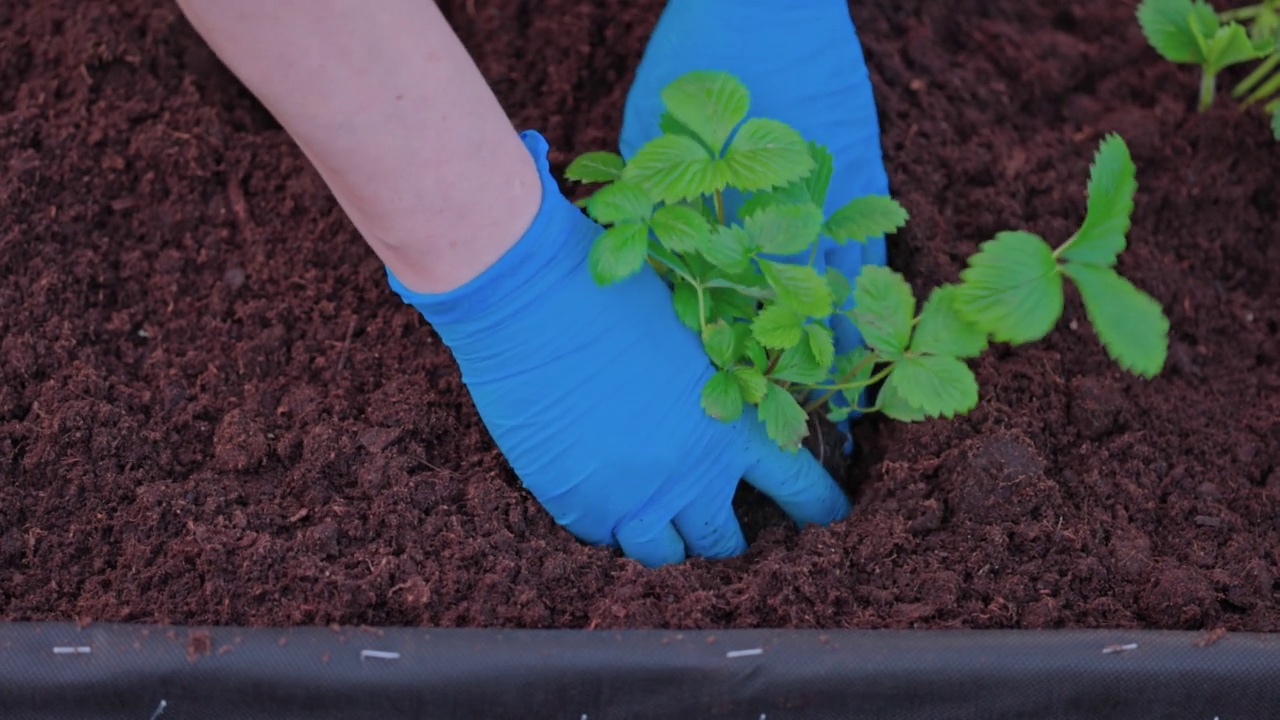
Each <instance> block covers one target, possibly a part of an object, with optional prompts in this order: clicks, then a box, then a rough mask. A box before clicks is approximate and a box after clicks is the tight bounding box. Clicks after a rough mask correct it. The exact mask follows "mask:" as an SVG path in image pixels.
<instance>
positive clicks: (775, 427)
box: [760, 383, 809, 450]
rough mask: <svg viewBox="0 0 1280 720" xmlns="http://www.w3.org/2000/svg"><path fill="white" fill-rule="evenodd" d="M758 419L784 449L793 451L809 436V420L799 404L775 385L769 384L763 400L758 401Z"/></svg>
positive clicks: (789, 394)
mask: <svg viewBox="0 0 1280 720" xmlns="http://www.w3.org/2000/svg"><path fill="white" fill-rule="evenodd" d="M760 419H761V420H763V421H764V428H765V431H766V432H767V433H768V434H769V437H771V438H773V441H774V442H776V443H778V444H779V445H781V446H782V447H783V448H784V449H787V450H795V449H798V448H799V447H800V441H801V440H803V439H804V436H805V435H808V434H809V427H808V422H809V418H808V416H807V415H806V414H805V411H804V408H802V407H800V403H798V402H796V399H795V398H793V397H791V393H789V392H787V391H786V390H783V389H782V388H781V387H779V386H778V385H777V384H775V383H769V387H768V389H767V390H766V392H765V395H764V400H762V401H760Z"/></svg>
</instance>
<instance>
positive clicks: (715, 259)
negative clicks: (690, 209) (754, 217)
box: [698, 225, 752, 273]
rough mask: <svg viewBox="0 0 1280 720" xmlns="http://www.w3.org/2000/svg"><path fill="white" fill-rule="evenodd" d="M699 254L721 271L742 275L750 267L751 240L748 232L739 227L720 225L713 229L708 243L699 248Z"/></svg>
mask: <svg viewBox="0 0 1280 720" xmlns="http://www.w3.org/2000/svg"><path fill="white" fill-rule="evenodd" d="M698 252H699V254H701V255H702V256H703V257H704V258H706V259H707V260H708V261H710V262H711V264H712V265H714V266H716V267H718V268H720V269H721V270H724V271H725V272H727V273H740V272H743V271H744V270H746V269H748V268H749V267H750V262H751V253H752V249H751V239H750V238H749V237H747V231H746V230H743V229H742V228H741V227H739V226H737V225H728V226H726V225H720V226H718V227H715V228H713V229H712V232H711V236H710V238H709V239H708V241H707V243H706V244H705V245H703V246H702V247H700V248H698Z"/></svg>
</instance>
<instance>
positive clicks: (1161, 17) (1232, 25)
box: [1137, 0, 1280, 140]
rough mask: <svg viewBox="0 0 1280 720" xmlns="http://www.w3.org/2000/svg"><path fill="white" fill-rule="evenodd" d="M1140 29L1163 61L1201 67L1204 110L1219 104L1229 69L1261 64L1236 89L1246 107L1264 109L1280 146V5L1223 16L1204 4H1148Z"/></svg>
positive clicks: (1163, 0)
mask: <svg viewBox="0 0 1280 720" xmlns="http://www.w3.org/2000/svg"><path fill="white" fill-rule="evenodd" d="M1137 14H1138V24H1139V25H1140V26H1141V27H1142V32H1143V34H1145V35H1146V37H1147V41H1148V42H1150V43H1151V46H1152V47H1153V48H1155V50H1156V52H1157V53H1159V54H1160V56H1161V57H1163V58H1165V59H1166V60H1169V61H1171V62H1175V63H1182V64H1189V65H1199V66H1200V68H1201V74H1200V96H1199V103H1198V107H1199V109H1200V110H1201V111H1204V110H1208V109H1209V108H1210V107H1211V106H1212V105H1213V101H1214V95H1215V93H1216V88H1217V78H1218V75H1219V74H1220V73H1221V72H1222V71H1223V70H1225V69H1226V68H1228V67H1231V66H1233V65H1239V64H1242V63H1248V62H1253V61H1261V62H1260V63H1259V65H1258V66H1257V67H1256V68H1255V69H1254V70H1253V71H1252V72H1250V73H1249V75H1248V76H1246V77H1245V78H1244V79H1242V80H1241V81H1240V82H1238V83H1237V84H1236V85H1235V87H1233V88H1232V91H1231V97H1232V98H1234V99H1236V100H1239V101H1241V107H1242V108H1245V107H1249V106H1251V105H1254V104H1257V103H1263V104H1264V107H1265V109H1266V110H1267V111H1268V112H1270V113H1271V116H1272V117H1271V124H1272V130H1273V132H1274V133H1275V134H1276V139H1277V140H1280V98H1275V97H1274V96H1275V95H1276V94H1277V93H1280V0H1264V1H1263V2H1261V3H1259V4H1257V5H1250V6H1247V7H1242V8H1235V9H1232V10H1226V11H1223V12H1217V11H1216V10H1214V8H1213V6H1212V5H1210V4H1208V3H1207V2H1204V1H1203V0H1143V2H1142V3H1141V4H1140V5H1139V6H1138V11H1137Z"/></svg>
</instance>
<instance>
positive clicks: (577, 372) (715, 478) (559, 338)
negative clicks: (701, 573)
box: [388, 132, 849, 566]
mask: <svg viewBox="0 0 1280 720" xmlns="http://www.w3.org/2000/svg"><path fill="white" fill-rule="evenodd" d="M522 137H523V138H524V141H525V145H526V147H527V148H528V149H529V152H530V153H531V154H532V156H533V157H534V160H535V161H536V163H537V166H538V169H539V172H540V174H541V178H542V186H543V195H542V204H541V207H540V209H539V211H538V214H537V216H536V218H535V220H534V221H533V224H532V225H531V226H530V228H529V229H528V230H527V231H526V233H525V235H524V236H523V237H522V238H521V239H520V241H519V242H518V243H516V245H515V246H514V247H513V248H512V249H511V250H509V251H508V252H507V253H506V254H505V255H504V256H503V257H502V258H501V259H500V260H499V261H498V262H497V263H495V264H494V265H493V266H492V267H490V268H489V269H488V270H486V271H485V272H484V273H483V274H481V275H480V277H478V278H476V279H474V280H472V281H471V282H469V283H467V284H466V285H464V286H462V287H461V288H458V289H457V290H454V291H451V292H448V293H442V294H421V293H416V292H414V291H412V290H410V289H408V288H406V287H405V286H404V285H403V284H401V283H400V282H399V281H398V280H397V279H396V278H395V276H394V275H393V274H391V272H390V270H388V276H389V279H390V282H391V286H392V288H393V289H394V290H395V291H396V292H398V293H399V294H400V296H401V297H402V298H403V299H404V300H405V302H407V303H409V304H411V305H413V306H414V307H415V308H417V309H418V311H419V312H421V313H422V315H423V317H425V318H426V319H427V321H428V322H430V323H431V325H432V326H433V327H434V329H435V330H436V332H437V333H438V334H439V335H440V337H441V339H442V340H443V341H444V342H445V344H446V345H448V346H449V348H450V349H451V350H452V351H453V355H454V358H455V359H456V360H457V363H458V365H459V367H460V368H461V370H462V379H463V381H464V382H465V383H466V385H467V389H468V390H469V391H470V393H471V396H472V398H473V400H474V401H475V405H476V408H477V409H478V410H479V411H480V416H481V418H482V419H483V420H484V422H485V425H486V426H487V427H488V429H489V432H490V434H491V435H492V436H493V439H494V441H495V442H496V443H497V445H498V448H499V449H500V450H501V451H502V453H503V455H505V456H506V458H507V461H508V462H510V464H511V466H512V468H513V469H514V470H515V472H516V474H517V475H518V476H519V477H520V479H521V481H523V483H524V485H525V487H527V488H528V489H529V491H530V492H532V493H533V495H534V496H535V497H536V498H537V499H538V501H539V502H540V503H542V505H543V506H544V507H545V508H546V509H547V510H548V511H549V512H550V513H551V515H552V516H553V517H554V518H555V520H556V522H558V523H559V524H561V525H562V526H564V527H566V528H568V529H569V530H570V531H571V532H572V533H574V534H575V535H577V536H578V537H579V538H581V539H582V540H585V541H587V542H590V543H594V544H600V545H615V546H620V547H621V548H622V551H623V552H624V553H625V554H626V555H628V556H630V557H632V558H635V559H637V560H639V561H640V562H641V563H643V564H645V565H648V566H655V565H660V564H664V563H670V562H679V561H681V560H683V559H684V558H685V556H686V554H690V555H700V556H704V557H709V558H720V557H727V556H731V555H736V554H739V553H741V552H742V551H743V550H745V549H746V542H745V540H744V539H743V535H742V530H741V528H740V527H739V525H738V521H737V518H736V517H735V516H734V513H733V507H732V502H731V501H732V499H733V494H734V491H735V490H736V488H737V485H738V482H739V481H740V480H741V479H746V481H747V482H749V483H751V484H752V485H754V486H755V487H757V488H758V489H760V490H761V491H762V492H764V493H765V494H767V495H769V496H770V497H772V498H773V499H774V500H775V501H776V502H777V503H778V504H779V505H780V506H781V507H782V508H783V509H784V510H785V511H786V512H787V513H788V514H789V515H790V516H791V517H792V518H793V519H794V520H796V521H797V522H798V523H800V524H808V523H816V524H823V525H825V524H827V523H830V522H832V521H834V520H837V519H840V518H842V517H844V516H845V515H846V514H847V513H848V512H849V503H848V500H847V499H846V498H845V496H844V494H843V493H842V492H841V491H840V488H839V487H838V486H837V485H836V484H835V482H833V481H832V479H831V477H830V476H829V475H827V473H826V471H825V470H823V468H822V466H821V465H819V464H818V462H817V461H816V460H814V458H813V456H812V455H811V454H809V452H808V451H806V450H801V451H799V452H797V453H788V452H785V451H783V450H781V449H780V448H779V447H778V446H777V445H776V444H775V443H773V441H771V440H770V439H769V438H768V437H767V435H766V434H765V431H764V426H763V424H762V423H760V421H759V420H758V419H757V418H756V417H755V415H754V414H750V415H744V416H743V417H742V418H741V419H739V420H738V421H737V422H734V423H724V422H721V421H719V420H714V419H712V418H711V417H709V416H708V415H707V414H706V413H705V412H704V411H703V410H702V407H701V405H700V397H701V389H702V385H703V384H704V383H705V382H706V381H707V379H708V378H710V377H711V375H712V373H713V372H714V370H713V368H712V366H711V364H710V362H709V361H708V360H707V357H706V354H705V351H704V350H703V349H702V344H701V341H700V340H699V338H698V337H697V336H696V335H695V334H694V333H693V332H691V331H690V330H689V329H688V328H686V327H685V326H684V325H682V324H681V323H680V321H679V320H678V319H677V317H676V314H675V310H674V309H673V307H672V304H671V291H670V290H669V289H668V288H667V286H666V285H665V284H664V283H663V282H662V280H661V279H660V278H659V277H658V275H657V274H656V273H655V272H654V271H653V270H652V268H650V267H649V266H647V265H646V266H645V269H644V270H643V271H642V272H640V273H639V274H637V275H636V276H633V277H632V278H630V279H628V280H626V281H624V282H621V283H618V284H616V285H612V286H609V287H601V286H599V285H597V284H596V282H595V280H594V279H593V278H592V277H591V273H590V271H589V270H588V266H587V253H588V251H589V249H590V247H591V244H592V242H593V241H594V239H595V238H596V237H597V236H598V235H599V234H600V233H601V232H603V230H602V228H601V227H600V226H599V225H597V224H596V223H595V222H594V221H592V220H591V219H589V218H587V217H586V216H585V215H584V214H583V213H582V212H581V211H580V210H579V209H578V208H577V207H575V206H574V205H573V204H572V203H570V202H569V201H568V200H567V199H565V197H564V196H563V195H562V194H561V193H560V190H559V189H558V186H557V184H556V181H555V178H554V177H552V175H551V172H550V168H549V166H548V163H547V159H546V152H547V145H546V141H545V140H543V138H542V137H541V136H540V135H538V134H536V133H532V132H529V133H525V134H524V135H523V136H522ZM495 212H500V209H495Z"/></svg>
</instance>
